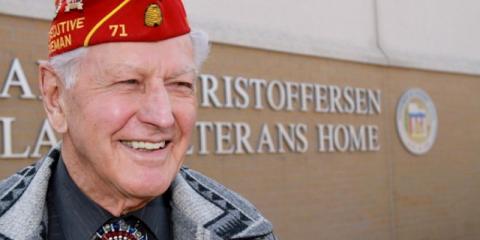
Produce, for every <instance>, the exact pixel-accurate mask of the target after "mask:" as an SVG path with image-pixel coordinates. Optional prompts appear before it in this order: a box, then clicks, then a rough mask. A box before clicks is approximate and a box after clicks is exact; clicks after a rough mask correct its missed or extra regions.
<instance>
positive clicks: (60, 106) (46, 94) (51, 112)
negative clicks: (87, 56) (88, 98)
mask: <svg viewBox="0 0 480 240" xmlns="http://www.w3.org/2000/svg"><path fill="white" fill-rule="evenodd" d="M38 83H39V89H40V93H41V94H42V100H43V108H44V109H45V112H46V113H47V117H48V120H49V122H50V124H51V125H52V127H53V128H54V129H55V130H56V131H57V132H58V133H61V134H62V133H65V132H66V131H67V121H66V116H65V104H64V101H63V99H62V95H63V93H64V91H65V87H64V84H63V82H62V80H61V79H60V77H59V76H58V75H57V73H56V72H55V71H54V70H53V68H52V67H51V66H50V65H48V64H47V63H41V64H40V66H39V80H38Z"/></svg>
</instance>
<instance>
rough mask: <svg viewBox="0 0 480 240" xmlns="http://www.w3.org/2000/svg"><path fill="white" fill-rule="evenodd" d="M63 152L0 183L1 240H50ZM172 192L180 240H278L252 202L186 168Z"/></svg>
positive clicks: (175, 228)
mask: <svg viewBox="0 0 480 240" xmlns="http://www.w3.org/2000/svg"><path fill="white" fill-rule="evenodd" d="M59 149H60V147H59V146H57V147H55V148H53V149H52V150H51V151H50V152H49V153H48V155H47V156H46V157H45V158H44V159H42V160H40V161H39V162H37V163H36V164H35V165H32V166H29V167H26V168H24V169H23V170H21V171H19V172H18V173H16V174H15V175H13V176H11V177H9V178H7V179H5V180H3V181H2V182H0V239H13V240H23V239H28V240H30V239H46V235H47V227H46V226H48V224H47V221H48V217H47V216H48V214H47V207H46V193H47V187H48V181H49V179H50V174H51V170H50V166H51V165H52V163H53V162H54V161H58V159H59V156H60V150H59ZM171 189H172V200H171V203H170V205H171V207H172V222H173V233H174V239H175V240H220V239H244V240H246V239H249V240H275V239H276V238H275V236H274V235H273V233H272V225H271V224H270V222H268V220H266V219H265V218H264V217H263V216H262V215H260V214H259V213H258V212H257V211H256V209H255V208H254V207H253V206H252V205H251V204H250V203H249V202H247V201H246V200H244V199H243V198H242V197H240V196H238V195H237V194H236V193H234V192H232V191H230V190H228V189H226V188H225V187H223V186H222V185H220V184H218V183H216V182H214V181H213V180H211V179H209V178H207V177H205V176H203V175H201V174H200V173H198V172H195V171H193V170H189V169H187V168H182V169H181V170H180V172H179V174H178V175H177V177H176V179H175V180H174V182H173V183H172V188H171Z"/></svg>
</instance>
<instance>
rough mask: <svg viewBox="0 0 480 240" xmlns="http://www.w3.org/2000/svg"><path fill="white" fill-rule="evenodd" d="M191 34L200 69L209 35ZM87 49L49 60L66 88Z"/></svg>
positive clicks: (206, 54) (70, 85) (208, 45)
mask: <svg viewBox="0 0 480 240" xmlns="http://www.w3.org/2000/svg"><path fill="white" fill-rule="evenodd" d="M189 35H190V39H191V40H192V45H193V59H194V63H195V66H196V68H197V71H200V68H201V66H202V64H203V62H204V61H205V60H206V59H207V57H208V54H209V52H210V44H209V39H208V35H207V33H205V32H204V31H201V30H192V31H191V32H190V34H189ZM87 50H88V48H86V47H81V48H78V49H75V50H72V51H69V52H66V53H62V54H59V55H57V56H54V57H52V58H51V59H50V60H49V61H48V64H50V66H51V67H52V68H53V69H54V71H55V72H56V73H57V74H58V76H59V77H60V79H62V81H63V82H64V84H65V87H66V88H71V87H73V85H75V81H76V79H77V74H78V70H79V69H80V63H81V62H82V61H81V60H82V58H83V57H85V55H86V53H87Z"/></svg>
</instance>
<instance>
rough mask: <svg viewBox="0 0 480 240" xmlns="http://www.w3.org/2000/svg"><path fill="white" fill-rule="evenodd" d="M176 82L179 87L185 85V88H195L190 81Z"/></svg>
mask: <svg viewBox="0 0 480 240" xmlns="http://www.w3.org/2000/svg"><path fill="white" fill-rule="evenodd" d="M176 84H177V86H179V87H185V88H188V89H193V84H192V83H189V82H177V83H176Z"/></svg>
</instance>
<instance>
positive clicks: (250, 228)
mask: <svg viewBox="0 0 480 240" xmlns="http://www.w3.org/2000/svg"><path fill="white" fill-rule="evenodd" d="M180 175H181V176H182V177H183V178H184V179H185V180H186V182H187V183H188V184H189V185H190V186H191V187H192V188H193V189H194V190H195V191H196V192H197V193H198V194H199V195H201V196H202V197H203V198H204V199H206V200H207V201H208V202H210V203H212V204H214V205H215V206H216V207H218V208H220V209H221V210H222V214H220V215H219V216H218V217H216V218H215V219H212V220H211V221H210V222H208V223H207V224H205V226H204V227H205V228H207V229H209V230H211V231H213V232H215V234H217V235H218V236H219V237H221V238H222V239H275V237H274V236H273V234H272V224H271V223H270V222H269V221H268V220H267V219H266V218H264V217H263V216H262V214H261V213H260V212H259V211H258V210H257V209H256V208H255V206H254V205H253V204H251V203H250V202H249V201H248V200H246V199H245V198H243V197H242V196H240V195H239V194H237V193H236V192H234V191H232V190H230V189H228V188H226V187H225V186H223V185H222V184H220V183H218V182H217V181H215V180H213V179H211V178H209V177H207V176H205V175H203V174H201V173H200V172H197V171H195V170H192V169H189V168H186V167H183V168H181V170H180Z"/></svg>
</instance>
